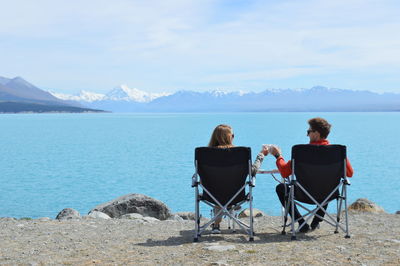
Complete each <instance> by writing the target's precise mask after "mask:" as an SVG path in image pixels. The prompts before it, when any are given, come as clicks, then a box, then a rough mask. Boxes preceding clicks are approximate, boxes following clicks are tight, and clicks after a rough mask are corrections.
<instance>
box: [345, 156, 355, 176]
mask: <svg viewBox="0 0 400 266" xmlns="http://www.w3.org/2000/svg"><path fill="white" fill-rule="evenodd" d="M353 173H354V171H353V167H352V166H351V164H350V161H349V159H346V175H347V177H352V176H353Z"/></svg>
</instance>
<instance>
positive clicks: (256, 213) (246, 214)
mask: <svg viewBox="0 0 400 266" xmlns="http://www.w3.org/2000/svg"><path fill="white" fill-rule="evenodd" d="M262 216H265V213H264V212H262V211H260V210H259V209H254V208H253V217H262ZM246 217H250V209H244V210H243V211H242V212H241V213H239V218H246Z"/></svg>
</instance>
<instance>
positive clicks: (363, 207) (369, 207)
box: [349, 198, 385, 213]
mask: <svg viewBox="0 0 400 266" xmlns="http://www.w3.org/2000/svg"><path fill="white" fill-rule="evenodd" d="M349 211H354V212H372V213H381V212H385V210H384V209H383V208H382V207H380V206H378V205H377V204H375V203H374V202H372V201H370V200H368V199H362V198H361V199H357V200H356V201H355V202H354V203H352V204H351V205H350V206H349Z"/></svg>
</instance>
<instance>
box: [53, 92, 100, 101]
mask: <svg viewBox="0 0 400 266" xmlns="http://www.w3.org/2000/svg"><path fill="white" fill-rule="evenodd" d="M50 93H51V94H53V96H55V97H57V98H59V99H62V100H68V101H78V102H95V101H101V100H103V99H104V98H105V95H104V94H101V93H95V92H90V91H85V90H82V91H80V92H79V94H75V95H69V94H64V93H57V92H53V91H50Z"/></svg>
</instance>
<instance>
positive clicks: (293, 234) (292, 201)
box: [290, 185, 296, 240]
mask: <svg viewBox="0 0 400 266" xmlns="http://www.w3.org/2000/svg"><path fill="white" fill-rule="evenodd" d="M290 204H291V211H292V224H291V227H292V237H291V240H296V230H295V228H294V223H295V220H296V219H294V218H293V217H294V185H292V186H291V187H290Z"/></svg>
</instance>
